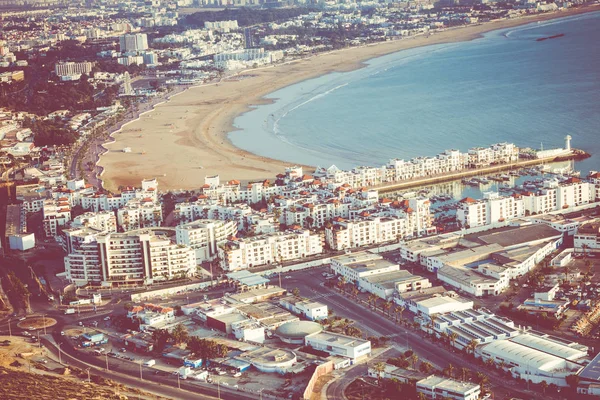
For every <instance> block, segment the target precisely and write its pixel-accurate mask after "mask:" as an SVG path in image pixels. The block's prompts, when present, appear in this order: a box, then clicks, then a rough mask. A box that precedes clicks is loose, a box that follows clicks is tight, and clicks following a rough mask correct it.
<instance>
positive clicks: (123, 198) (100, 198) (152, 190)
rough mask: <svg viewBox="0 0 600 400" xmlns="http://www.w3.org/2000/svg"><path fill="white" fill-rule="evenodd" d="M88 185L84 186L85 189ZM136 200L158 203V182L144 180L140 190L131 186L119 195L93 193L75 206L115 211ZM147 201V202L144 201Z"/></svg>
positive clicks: (92, 209)
mask: <svg viewBox="0 0 600 400" xmlns="http://www.w3.org/2000/svg"><path fill="white" fill-rule="evenodd" d="M87 187H88V185H86V188H87ZM132 199H138V200H145V199H150V200H152V202H157V201H158V182H157V180H156V179H144V180H142V187H141V188H134V187H131V186H128V187H125V188H124V189H123V190H122V191H121V194H119V195H112V194H110V193H109V194H95V193H94V192H93V191H92V192H91V194H85V195H82V196H81V198H80V199H79V200H76V204H80V205H81V207H83V209H84V210H89V211H105V210H117V209H119V208H121V207H124V206H125V205H126V204H127V203H128V202H129V201H130V200H132ZM146 201H147V200H146Z"/></svg>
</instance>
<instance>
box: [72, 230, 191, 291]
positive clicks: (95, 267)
mask: <svg viewBox="0 0 600 400" xmlns="http://www.w3.org/2000/svg"><path fill="white" fill-rule="evenodd" d="M64 235H65V237H64V245H65V249H66V250H67V254H68V255H67V256H66V257H65V271H66V277H67V279H69V280H70V281H71V282H74V283H76V284H77V285H85V284H88V283H94V284H102V285H103V286H109V285H114V284H117V285H121V284H133V285H140V284H151V283H153V282H157V281H164V280H169V279H173V278H179V277H189V276H192V275H193V274H194V273H195V271H196V257H195V253H194V250H193V249H191V248H190V247H187V246H184V245H178V244H176V243H174V242H173V241H172V240H171V239H169V238H168V237H166V236H162V235H155V234H154V233H153V232H151V231H146V232H129V233H102V232H99V231H98V230H95V229H92V228H76V229H66V230H65V231H64Z"/></svg>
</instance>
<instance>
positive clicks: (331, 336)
mask: <svg viewBox="0 0 600 400" xmlns="http://www.w3.org/2000/svg"><path fill="white" fill-rule="evenodd" d="M307 338H310V339H315V340H319V341H321V342H328V343H330V344H332V345H338V346H346V347H358V346H362V345H363V344H365V343H369V342H370V341H369V340H363V339H358V338H355V337H352V336H346V335H340V334H339V333H332V332H327V331H322V332H319V333H313V334H311V335H308V336H307Z"/></svg>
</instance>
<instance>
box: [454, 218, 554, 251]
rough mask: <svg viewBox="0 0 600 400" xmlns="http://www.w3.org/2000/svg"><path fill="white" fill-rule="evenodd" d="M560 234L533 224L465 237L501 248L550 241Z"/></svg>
mask: <svg viewBox="0 0 600 400" xmlns="http://www.w3.org/2000/svg"><path fill="white" fill-rule="evenodd" d="M561 235H562V233H561V232H559V231H557V230H556V229H554V228H551V227H550V226H548V225H546V224H533V225H526V226H518V227H506V228H498V229H494V230H492V231H491V233H488V234H487V235H481V234H480V233H474V234H471V235H467V236H465V237H466V238H467V240H472V241H478V242H480V243H484V244H493V243H496V244H499V245H500V246H503V247H510V246H515V245H518V244H524V243H528V242H533V241H536V240H544V239H551V238H553V237H558V236H561Z"/></svg>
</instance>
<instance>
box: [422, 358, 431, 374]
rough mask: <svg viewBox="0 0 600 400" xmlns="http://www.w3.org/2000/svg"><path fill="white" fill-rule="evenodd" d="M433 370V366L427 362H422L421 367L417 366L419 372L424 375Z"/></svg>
mask: <svg viewBox="0 0 600 400" xmlns="http://www.w3.org/2000/svg"><path fill="white" fill-rule="evenodd" d="M432 370H433V365H431V363H430V362H428V361H423V362H422V363H421V365H419V371H421V372H422V373H424V374H428V373H430V372H431V371H432Z"/></svg>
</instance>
